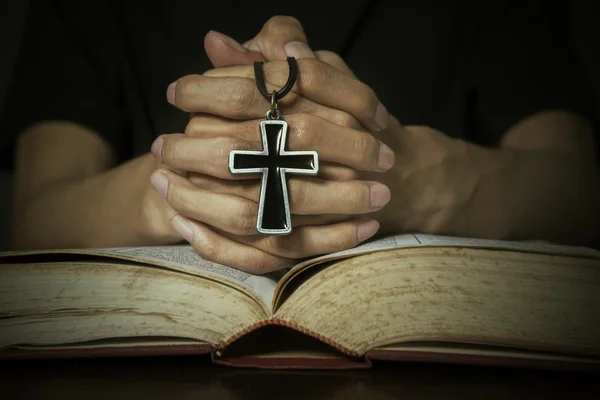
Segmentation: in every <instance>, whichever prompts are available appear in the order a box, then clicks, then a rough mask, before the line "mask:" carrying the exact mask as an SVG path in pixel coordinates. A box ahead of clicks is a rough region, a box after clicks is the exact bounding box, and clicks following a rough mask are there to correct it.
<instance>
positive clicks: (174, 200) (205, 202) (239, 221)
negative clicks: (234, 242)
mask: <svg viewBox="0 0 600 400" xmlns="http://www.w3.org/2000/svg"><path fill="white" fill-rule="evenodd" d="M151 182H152V185H153V186H154V188H155V190H156V191H157V192H158V193H159V194H160V195H162V196H163V197H164V198H165V199H166V200H167V203H169V205H170V206H171V208H173V210H175V211H176V212H177V213H178V214H181V215H183V216H185V217H188V218H192V219H194V220H197V221H200V222H203V223H206V224H208V225H212V226H214V227H216V228H219V229H221V230H223V231H226V232H229V233H233V234H236V235H250V234H253V233H256V218H257V217H256V216H257V214H258V204H257V203H255V202H253V201H251V200H247V199H244V198H241V197H238V196H230V195H224V194H219V193H215V192H211V191H207V190H203V189H200V188H199V187H197V186H195V185H193V184H192V183H191V182H190V181H189V180H187V179H184V178H182V177H181V176H179V175H177V174H174V173H172V172H171V171H168V170H162V169H160V170H157V171H155V172H154V173H153V174H152V176H151ZM215 209H217V210H218V212H215Z"/></svg>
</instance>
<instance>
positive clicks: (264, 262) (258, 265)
mask: <svg viewBox="0 0 600 400" xmlns="http://www.w3.org/2000/svg"><path fill="white" fill-rule="evenodd" d="M273 269H275V265H273V260H272V259H270V257H269V256H268V255H267V254H265V253H263V252H262V251H260V252H258V254H255V255H253V257H248V259H247V261H244V271H245V272H248V273H250V274H253V275H262V274H265V273H267V272H269V271H271V270H273Z"/></svg>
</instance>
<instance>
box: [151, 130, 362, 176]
mask: <svg viewBox="0 0 600 400" xmlns="http://www.w3.org/2000/svg"><path fill="white" fill-rule="evenodd" d="M232 150H262V144H261V143H260V142H258V141H257V142H249V141H245V140H241V139H238V138H236V137H232V136H214V137H207V138H199V137H193V136H187V135H182V134H170V135H161V136H159V137H158V138H157V139H156V140H155V141H154V143H153V144H152V154H153V155H154V157H155V158H156V160H157V161H158V162H160V163H162V164H164V165H166V166H167V167H168V168H170V169H172V170H175V171H186V173H189V172H197V173H201V174H206V175H210V176H214V177H217V178H222V179H231V180H238V181H239V180H245V179H256V177H255V176H252V175H245V174H241V175H232V174H231V172H229V154H230V152H231V151H232ZM319 176H321V177H322V178H324V179H334V180H350V179H356V176H357V174H356V171H354V170H352V169H351V168H348V167H344V166H341V165H334V164H322V165H321V166H320V167H319Z"/></svg>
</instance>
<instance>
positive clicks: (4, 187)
mask: <svg viewBox="0 0 600 400" xmlns="http://www.w3.org/2000/svg"><path fill="white" fill-rule="evenodd" d="M32 1H35V0H2V1H0V31H1V32H2V33H1V34H0V118H2V110H3V108H4V105H5V104H6V102H7V101H10V99H7V98H6V92H7V87H8V85H9V84H10V81H11V77H12V76H13V74H14V64H15V60H16V58H17V55H18V52H19V46H20V43H21V38H22V34H23V29H24V27H25V24H26V18H27V13H28V8H29V4H30V3H31V2H32ZM297 1H300V0H297ZM540 12H543V10H540ZM599 16H600V2H598V1H595V0H573V1H571V2H570V13H569V15H568V16H567V17H568V19H569V23H570V29H569V36H570V37H569V40H570V42H571V43H572V46H573V49H574V54H576V56H575V59H574V60H572V61H573V62H574V63H577V64H578V68H579V70H581V71H583V72H582V74H583V75H584V76H583V79H584V81H585V82H586V86H587V89H588V92H589V95H590V98H591V99H592V103H593V104H592V106H593V109H594V116H595V117H596V118H595V120H594V121H593V122H594V124H595V126H596V129H597V130H600V20H599V19H598V18H599ZM198 29H199V31H200V32H204V31H205V30H206V29H203V28H202V27H198ZM57 45H60V44H57ZM0 135H2V132H0ZM0 150H4V153H3V152H2V151H0V157H4V158H5V159H6V157H7V154H6V149H0ZM0 161H1V160H0ZM5 164H6V163H5V162H0V166H2V165H5ZM2 168H3V167H0V251H2V250H7V249H8V246H9V231H10V220H11V197H12V182H11V175H10V172H9V170H7V168H6V167H4V169H2Z"/></svg>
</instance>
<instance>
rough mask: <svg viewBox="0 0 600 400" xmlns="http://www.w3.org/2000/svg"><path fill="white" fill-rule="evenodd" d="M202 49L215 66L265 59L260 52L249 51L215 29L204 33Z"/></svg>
mask: <svg viewBox="0 0 600 400" xmlns="http://www.w3.org/2000/svg"><path fill="white" fill-rule="evenodd" d="M204 49H205V51H206V55H207V56H208V58H209V59H210V62H211V63H212V65H213V66H214V67H215V68H221V67H229V66H232V65H251V64H252V63H253V62H254V61H266V59H265V57H264V56H263V55H262V54H260V53H257V52H254V51H249V50H248V49H246V48H245V47H243V46H242V45H241V44H239V43H238V42H237V41H236V40H234V39H233V38H230V37H229V36H227V35H224V34H222V33H220V32H216V31H210V32H208V33H207V34H206V36H205V37H204Z"/></svg>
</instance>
